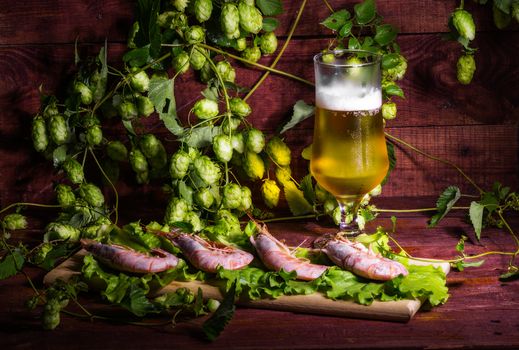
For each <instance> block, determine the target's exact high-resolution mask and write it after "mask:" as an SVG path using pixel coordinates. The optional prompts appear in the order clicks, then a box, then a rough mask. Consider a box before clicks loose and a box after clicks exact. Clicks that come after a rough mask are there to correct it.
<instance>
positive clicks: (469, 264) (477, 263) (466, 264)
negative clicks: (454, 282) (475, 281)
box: [455, 260, 485, 271]
mask: <svg viewBox="0 0 519 350" xmlns="http://www.w3.org/2000/svg"><path fill="white" fill-rule="evenodd" d="M484 262H485V260H478V261H472V262H466V261H458V262H457V263H456V265H455V267H456V269H458V271H463V270H465V269H466V268H467V267H479V266H481V265H483V263H484Z"/></svg>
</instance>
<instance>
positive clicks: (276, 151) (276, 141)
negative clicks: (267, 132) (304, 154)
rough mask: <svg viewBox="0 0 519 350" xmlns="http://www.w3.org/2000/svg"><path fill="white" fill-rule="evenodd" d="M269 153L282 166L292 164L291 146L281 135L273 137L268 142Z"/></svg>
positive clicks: (267, 149)
mask: <svg viewBox="0 0 519 350" xmlns="http://www.w3.org/2000/svg"><path fill="white" fill-rule="evenodd" d="M266 151H267V154H268V155H269V156H270V157H271V158H272V160H273V161H274V162H275V163H276V164H277V165H280V166H287V165H290V160H291V156H290V148H288V146H287V145H286V143H285V142H283V140H281V139H280V138H279V137H273V138H271V139H270V141H269V142H268V143H267V147H266Z"/></svg>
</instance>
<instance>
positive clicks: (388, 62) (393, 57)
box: [382, 53, 400, 70]
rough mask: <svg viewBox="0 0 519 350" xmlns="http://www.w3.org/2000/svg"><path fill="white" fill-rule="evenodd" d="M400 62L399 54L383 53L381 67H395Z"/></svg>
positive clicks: (385, 68)
mask: <svg viewBox="0 0 519 350" xmlns="http://www.w3.org/2000/svg"><path fill="white" fill-rule="evenodd" d="M399 63H400V55H399V54H397V53H389V54H385V55H384V56H383V57H382V69H384V70H387V69H391V68H395V67H396V66H398V64H399Z"/></svg>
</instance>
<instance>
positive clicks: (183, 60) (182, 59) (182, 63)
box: [172, 51, 189, 74]
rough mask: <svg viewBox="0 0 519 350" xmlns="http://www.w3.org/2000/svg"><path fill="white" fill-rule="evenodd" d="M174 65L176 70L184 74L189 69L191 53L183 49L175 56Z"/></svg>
mask: <svg viewBox="0 0 519 350" xmlns="http://www.w3.org/2000/svg"><path fill="white" fill-rule="evenodd" d="M172 66H173V69H174V70H175V72H178V73H180V74H184V73H185V72H187V71H188V70H189V55H188V54H187V52H185V51H181V52H180V53H179V54H178V55H176V56H175V57H173V61H172Z"/></svg>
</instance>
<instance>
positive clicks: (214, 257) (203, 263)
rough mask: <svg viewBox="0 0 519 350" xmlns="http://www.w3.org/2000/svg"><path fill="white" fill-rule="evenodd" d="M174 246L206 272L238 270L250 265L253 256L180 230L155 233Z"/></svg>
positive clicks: (194, 264)
mask: <svg viewBox="0 0 519 350" xmlns="http://www.w3.org/2000/svg"><path fill="white" fill-rule="evenodd" d="M157 234H158V235H160V236H164V237H166V238H168V239H169V240H170V241H171V242H172V243H173V244H174V245H176V246H177V247H178V248H180V250H181V251H182V253H183V254H184V255H185V257H186V258H187V260H189V261H190V262H191V264H193V266H195V267H196V268H198V269H200V270H202V271H206V272H216V270H217V268H218V266H221V267H223V268H224V269H226V270H238V269H241V268H243V267H245V266H247V265H249V264H250V262H251V261H252V260H253V259H254V256H253V255H252V254H250V253H248V252H246V251H243V250H241V249H238V248H234V247H230V246H226V245H224V244H221V243H217V242H208V241H206V240H204V239H202V238H200V237H198V236H195V235H191V234H187V233H183V232H181V231H180V230H175V231H172V232H170V233H168V232H157Z"/></svg>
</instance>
